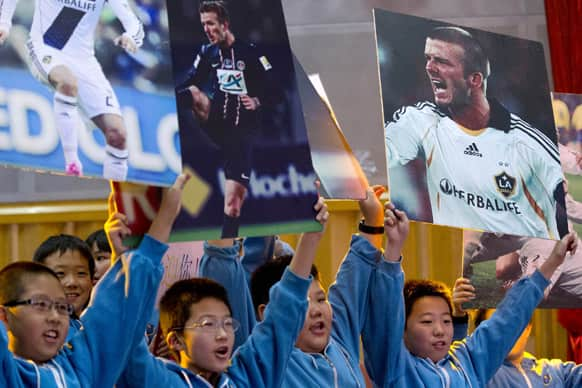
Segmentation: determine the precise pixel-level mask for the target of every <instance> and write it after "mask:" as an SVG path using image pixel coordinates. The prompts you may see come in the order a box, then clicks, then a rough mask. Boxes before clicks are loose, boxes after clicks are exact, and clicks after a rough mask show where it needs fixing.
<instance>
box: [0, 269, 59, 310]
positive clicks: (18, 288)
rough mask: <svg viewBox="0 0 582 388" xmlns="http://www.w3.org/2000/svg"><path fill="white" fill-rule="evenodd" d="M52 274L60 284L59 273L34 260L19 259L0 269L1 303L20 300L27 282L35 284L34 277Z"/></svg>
mask: <svg viewBox="0 0 582 388" xmlns="http://www.w3.org/2000/svg"><path fill="white" fill-rule="evenodd" d="M42 275H45V276H52V277H54V278H55V279H56V280H57V281H58V282H59V284H61V283H60V280H59V278H58V277H57V275H56V274H55V273H54V272H53V271H52V270H51V269H50V268H49V267H47V266H45V265H42V264H39V263H35V262H32V261H17V262H15V263H11V264H8V265H7V266H5V267H4V268H2V270H0V305H3V304H5V303H8V302H14V301H17V300H19V299H20V298H21V297H22V294H23V293H24V290H25V288H26V285H27V284H34V281H33V279H32V278H33V277H36V276H42Z"/></svg>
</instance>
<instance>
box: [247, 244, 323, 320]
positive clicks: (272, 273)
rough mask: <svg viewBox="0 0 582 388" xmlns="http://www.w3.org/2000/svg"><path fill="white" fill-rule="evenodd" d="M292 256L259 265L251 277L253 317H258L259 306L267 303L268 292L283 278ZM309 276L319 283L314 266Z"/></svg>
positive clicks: (277, 258) (280, 257)
mask: <svg viewBox="0 0 582 388" xmlns="http://www.w3.org/2000/svg"><path fill="white" fill-rule="evenodd" d="M292 258H293V256H291V255H284V256H279V257H276V258H274V259H273V260H269V261H267V262H265V263H264V264H263V265H261V266H260V267H259V268H257V269H256V270H255V272H253V274H252V275H251V296H252V298H253V306H254V308H255V315H256V316H257V317H258V316H259V313H258V312H259V306H260V305H262V304H264V305H266V304H268V303H269V291H270V290H271V287H273V286H274V285H275V283H277V282H278V281H279V280H281V278H282V277H283V273H284V272H285V268H287V267H288V266H289V264H290V263H291V259H292ZM311 276H313V278H314V279H315V280H318V281H319V271H318V270H317V267H316V266H315V265H312V266H311Z"/></svg>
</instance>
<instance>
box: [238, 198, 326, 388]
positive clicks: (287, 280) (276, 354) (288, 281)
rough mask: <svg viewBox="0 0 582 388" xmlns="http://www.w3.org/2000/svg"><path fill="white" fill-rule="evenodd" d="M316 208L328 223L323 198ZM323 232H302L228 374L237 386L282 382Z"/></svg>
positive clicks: (300, 323) (301, 319) (301, 321)
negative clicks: (291, 257) (261, 314)
mask: <svg viewBox="0 0 582 388" xmlns="http://www.w3.org/2000/svg"><path fill="white" fill-rule="evenodd" d="M315 209H316V210H317V211H318V214H317V216H316V219H317V220H318V221H319V222H321V223H325V222H326V221H327V219H328V218H329V213H328V211H327V206H326V205H325V203H324V202H323V199H321V198H320V199H319V200H318V202H317V204H316V205H315ZM321 234H322V232H312V233H304V234H303V235H302V236H301V238H300V240H299V243H298V244H297V250H296V251H295V255H294V256H293V259H292V260H291V264H290V265H289V267H288V268H287V269H286V270H285V272H284V274H283V277H282V279H281V281H279V282H278V283H277V284H275V286H273V288H272V289H271V291H270V301H269V304H268V305H267V309H266V310H265V319H264V320H263V321H262V322H261V323H259V324H258V325H257V326H255V329H254V330H253V332H252V333H251V335H250V337H249V338H248V340H247V342H246V343H245V344H244V345H242V346H241V347H240V348H239V349H238V352H237V353H236V354H235V355H234V356H233V358H232V366H231V367H230V368H229V369H228V374H229V375H230V377H231V378H232V379H233V380H234V382H235V383H236V384H237V386H238V384H240V386H249V387H258V388H261V387H265V388H267V387H279V386H280V385H281V383H282V381H283V377H284V376H285V373H286V369H287V364H288V361H289V358H290V356H291V353H292V351H293V349H294V347H295V342H296V340H297V337H298V336H299V332H300V331H301V328H302V327H303V322H304V320H305V314H306V312H307V305H308V303H307V290H308V289H309V286H310V284H311V281H312V278H311V276H310V272H311V266H312V264H313V261H314V260H315V252H316V250H317V246H318V244H319V241H320V239H321Z"/></svg>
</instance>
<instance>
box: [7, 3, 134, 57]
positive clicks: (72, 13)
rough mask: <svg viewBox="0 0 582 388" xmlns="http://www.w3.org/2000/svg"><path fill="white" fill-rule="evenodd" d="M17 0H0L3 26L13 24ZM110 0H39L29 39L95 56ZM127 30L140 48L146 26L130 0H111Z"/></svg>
mask: <svg viewBox="0 0 582 388" xmlns="http://www.w3.org/2000/svg"><path fill="white" fill-rule="evenodd" d="M16 1H17V0H0V26H2V25H3V26H5V27H8V29H9V28H10V26H11V20H12V15H13V14H14V10H15V8H16ZM105 1H107V0H36V4H35V9H34V17H33V20H32V26H31V28H30V38H31V39H32V40H33V41H34V42H37V44H38V43H43V44H45V45H47V46H50V47H53V48H55V49H57V50H60V51H61V52H63V53H64V54H67V55H69V56H71V57H76V58H81V59H82V58H83V57H85V56H93V55H94V46H95V42H94V34H95V28H96V27H97V23H98V22H99V17H100V16H101V10H102V9H103V5H104V3H105ZM108 3H109V5H110V6H111V9H112V10H113V12H114V13H115V15H116V16H117V18H118V19H119V20H120V21H121V24H122V25H123V28H124V30H125V32H126V33H127V34H128V35H129V36H130V37H131V38H133V40H134V42H135V43H136V45H137V46H138V47H139V46H141V44H142V42H143V36H144V32H143V27H142V24H141V22H140V21H139V19H138V18H137V17H136V16H135V14H134V13H133V12H132V10H131V8H130V7H129V4H128V3H127V0H108Z"/></svg>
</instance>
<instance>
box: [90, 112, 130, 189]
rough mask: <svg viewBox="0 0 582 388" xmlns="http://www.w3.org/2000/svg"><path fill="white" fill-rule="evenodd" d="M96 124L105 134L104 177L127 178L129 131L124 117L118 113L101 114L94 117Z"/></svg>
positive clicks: (118, 179) (115, 179)
mask: <svg viewBox="0 0 582 388" xmlns="http://www.w3.org/2000/svg"><path fill="white" fill-rule="evenodd" d="M92 120H93V122H94V123H95V125H96V126H97V127H98V128H99V129H101V131H102V132H103V135H105V142H106V144H105V159H104V160H103V177H104V178H106V179H111V180H114V181H124V180H125V179H126V178H127V170H128V167H127V159H128V157H129V152H128V151H127V144H126V138H127V131H126V129H125V124H124V123H123V118H122V117H121V116H119V115H116V114H110V113H106V114H101V115H99V116H96V117H93V118H92Z"/></svg>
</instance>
